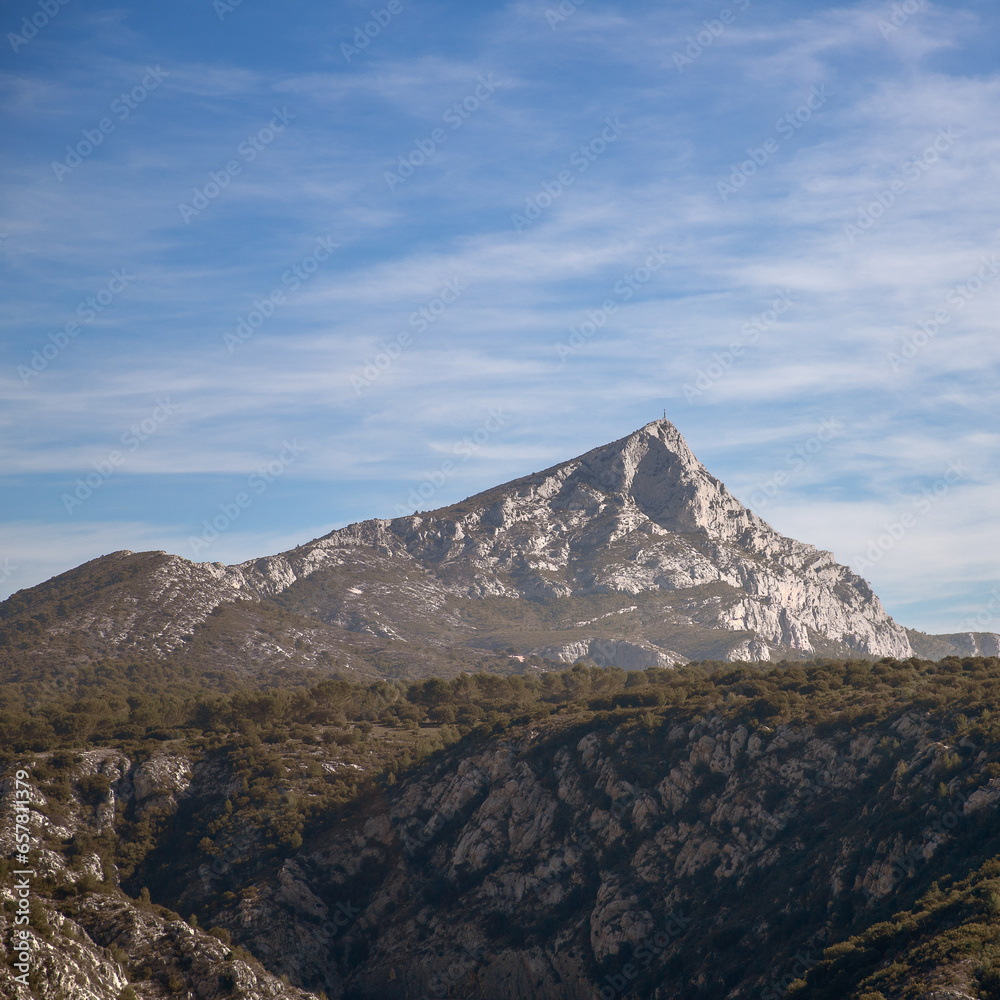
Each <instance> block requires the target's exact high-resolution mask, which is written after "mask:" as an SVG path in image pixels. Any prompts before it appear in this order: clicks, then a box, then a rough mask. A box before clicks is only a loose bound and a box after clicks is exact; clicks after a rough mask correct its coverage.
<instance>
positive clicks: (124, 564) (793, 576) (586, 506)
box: [0, 419, 912, 670]
mask: <svg viewBox="0 0 1000 1000" xmlns="http://www.w3.org/2000/svg"><path fill="white" fill-rule="evenodd" d="M36 590H37V591H38V593H36V594H33V595H31V596H29V595H27V594H25V595H23V597H19V598H15V599H12V600H11V602H8V605H5V606H4V607H2V608H0V619H3V618H11V617H12V616H20V615H22V614H30V612H29V609H28V604H34V605H36V606H37V605H38V599H39V598H42V597H43V596H44V597H45V600H47V601H49V602H50V603H51V604H52V609H53V617H55V618H58V623H57V624H55V625H54V626H53V629H52V635H53V636H55V635H58V636H65V637H67V641H68V640H70V639H72V638H73V637H74V636H80V635H86V636H87V637H88V641H89V642H90V643H91V644H93V643H95V642H96V643H98V645H99V649H100V652H101V654H102V655H108V654H109V653H111V652H112V649H113V648H119V649H125V648H128V649H130V650H133V651H139V650H142V649H146V648H148V649H151V650H152V651H154V652H156V653H157V654H161V653H171V652H173V651H178V650H183V649H184V648H187V649H193V648H196V647H197V648H200V644H201V643H202V639H201V636H202V635H204V637H205V638H204V643H205V645H206V648H208V645H209V644H211V646H212V648H213V650H215V649H217V648H218V645H219V643H224V644H226V645H227V653H226V655H227V656H228V655H232V656H235V657H237V658H238V659H241V662H242V660H244V659H246V658H249V659H251V660H256V659H258V658H261V657H266V658H269V659H273V658H275V657H280V658H281V659H282V660H295V659H297V658H299V657H300V656H301V655H305V653H303V652H302V651H306V652H307V653H308V655H309V656H311V657H312V660H311V661H310V662H318V661H317V659H316V658H317V657H319V656H328V658H331V657H332V658H333V659H335V660H338V661H341V662H342V661H349V662H351V663H353V662H354V660H353V658H354V657H355V656H356V655H357V654H356V652H353V651H351V652H348V651H349V650H351V649H352V647H354V646H355V644H356V643H355V640H354V639H352V638H350V637H351V636H357V635H360V636H364V637H366V640H365V641H371V642H373V643H376V644H380V646H381V648H382V649H383V650H384V653H385V655H387V656H389V655H393V656H394V655H396V653H397V652H398V655H399V656H400V657H401V658H402V659H404V660H405V661H406V664H407V666H406V667H405V669H406V670H409V669H411V668H412V663H413V661H414V658H415V657H416V656H417V655H418V652H417V651H418V650H423V653H421V654H419V655H421V656H423V657H424V659H425V661H426V662H427V663H428V664H432V663H433V664H440V663H441V662H442V659H441V658H442V655H443V654H442V652H441V650H444V649H448V650H450V651H452V652H451V653H449V654H448V655H449V656H451V655H453V654H454V655H455V656H457V657H458V659H459V660H460V661H463V662H464V660H463V658H465V659H468V658H470V657H471V658H475V657H481V656H483V655H485V654H492V653H493V651H495V650H498V649H510V648H515V649H519V650H522V651H523V652H524V653H525V654H528V655H538V656H540V657H544V658H546V659H557V660H561V661H563V662H574V661H575V660H576V659H579V658H581V657H587V658H590V659H591V660H593V661H594V662H598V663H607V664H611V665H618V666H623V667H626V668H634V667H637V666H647V665H650V664H661V665H666V664H669V663H676V662H681V661H682V660H683V659H685V658H692V659H693V658H711V659H731V660H735V659H754V660H763V659H769V658H771V657H772V656H789V655H794V656H809V655H816V654H817V653H829V654H837V655H844V654H849V655H862V656H901V657H905V656H909V655H911V653H912V647H911V645H910V642H909V639H908V637H907V633H906V632H905V631H904V630H903V629H902V628H900V626H899V625H897V624H896V623H895V622H893V621H892V619H891V618H890V617H889V616H888V615H887V614H886V612H885V610H884V608H883V607H882V605H881V604H880V603H879V601H878V598H877V597H875V595H874V594H873V593H872V591H871V588H870V587H869V586H868V585H867V584H866V583H865V581H864V580H862V579H861V578H860V577H858V576H857V575H856V574H854V573H853V572H852V571H851V570H850V569H848V568H847V567H846V566H840V565H838V564H837V562H836V560H835V559H834V557H833V556H832V554H830V553H828V552H820V551H817V550H816V549H815V548H814V547H813V546H811V545H806V544H803V543H802V542H798V541H795V540H794V539H791V538H786V537H784V536H782V535H781V534H779V533H778V532H777V531H775V530H774V529H773V528H772V527H771V526H770V525H768V524H767V523H766V522H765V521H763V520H762V519H761V518H760V517H758V516H757V515H756V514H754V513H753V512H752V511H750V510H748V509H747V508H746V507H744V506H743V505H742V504H741V503H740V502H739V501H738V500H737V499H736V498H735V497H734V496H733V495H732V494H731V493H730V492H729V491H728V490H727V489H726V487H725V485H724V484H723V483H722V482H720V481H719V480H718V479H716V478H715V477H714V476H713V475H711V474H710V473H709V472H708V470H707V469H706V468H705V467H704V466H703V465H702V463H701V462H700V461H699V460H698V459H697V458H696V457H695V455H694V454H693V453H692V451H691V449H690V448H689V447H688V445H687V443H686V442H685V440H684V438H683V437H682V436H681V434H680V432H679V431H678V430H677V428H676V427H675V426H674V425H673V424H672V423H671V422H670V421H668V420H665V419H664V420H654V421H652V422H650V423H648V424H646V425H645V426H644V427H642V428H640V429H638V430H636V431H634V432H632V433H631V434H629V435H627V436H626V437H623V438H620V439H618V440H617V441H613V442H611V443H610V444H605V445H601V446H600V447H597V448H594V449H592V450H590V451H588V452H586V453H585V454H583V455H580V456H578V457H576V458H573V459H570V460H568V461H565V462H562V463H560V464H558V465H554V466H552V467H550V468H548V469H545V470H543V471H541V472H537V473H534V474H532V475H530V476H525V477H522V478H520V479H516V480H514V481H512V482H508V483H505V484H502V485H499V486H496V487H494V488H492V489H490V490H486V491H484V492H483V493H479V494H477V495H475V496H473V497H469V498H468V499H467V500H463V501H461V502H459V503H456V504H452V505H451V506H448V507H443V508H439V509H437V510H433V511H429V512H422V513H419V514H417V513H415V514H414V515H411V516H407V517H398V518H394V519H392V520H383V519H373V520H369V521H364V522H360V523H357V524H352V525H348V526H346V527H344V528H340V529H337V530H336V531H333V532H331V533H330V534H328V535H326V536H324V537H323V538H320V539H316V540H314V541H312V542H307V543H305V544H303V545H300V546H298V547H297V548H295V549H293V550H291V551H288V552H284V553H279V554H277V555H274V556H267V557H262V558H258V559H252V560H249V561H247V562H245V563H242V564H240V565H239V566H224V565H222V564H220V563H192V562H189V561H188V560H186V559H182V558H180V557H179V556H172V555H168V554H167V553H140V554H129V553H125V552H119V553H115V554H113V555H112V556H106V557H104V558H103V559H101V560H96V561H95V562H94V563H93V564H88V565H87V566H85V567H79V568H78V569H77V570H74V571H71V572H70V573H68V574H64V575H63V577H60V578H57V580H55V581H50V583H49V584H43V585H42V586H41V587H40V588H36ZM25 602H27V603H25ZM275 602H277V603H275ZM15 604H16V605H17V606H16V607H15V606H14V605H15ZM22 605H23V606H22ZM254 606H256V607H257V608H258V609H259V611H254V612H251V611H250V610H248V609H249V608H251V607H254ZM226 607H228V608H230V609H231V611H230V612H226V613H223V611H224V609H225V608H226ZM217 608H222V609H223V610H220V611H219V613H218V614H217V615H216V616H215V619H214V621H212V622H209V621H208V618H209V616H210V615H211V614H212V613H213V612H214V611H215V609H217ZM288 611H291V612H294V614H295V615H297V616H299V617H298V618H296V619H295V620H294V621H293V620H292V619H291V618H287V617H286V618H283V619H281V621H282V625H281V628H280V629H278V628H276V627H275V624H274V623H273V618H274V616H276V615H279V612H280V614H285V613H286V612H288ZM261 614H264V615H265V617H266V616H271V622H270V623H268V624H266V625H265V624H262V622H261ZM36 626H37V623H36V625H31V626H28V625H25V627H30V628H35V627H36ZM20 627H21V626H20V625H10V626H8V630H9V631H10V635H11V636H12V637H13V636H14V631H12V630H14V629H17V628H20ZM285 631H287V633H288V634H287V637H286V638H281V639H280V640H279V633H280V634H281V635H284V634H285ZM59 642H62V639H60V640H59ZM192 644H193V645H192ZM96 648H97V647H95V650H96ZM213 655H217V654H216V653H215V652H213ZM379 655H382V654H381V653H380V654H379ZM456 662H458V661H456ZM476 662H478V661H476ZM399 669H404V668H403V667H400V668H399ZM433 669H439V667H437V666H435V667H434V668H433Z"/></svg>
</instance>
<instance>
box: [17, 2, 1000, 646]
mask: <svg viewBox="0 0 1000 1000" xmlns="http://www.w3.org/2000/svg"><path fill="white" fill-rule="evenodd" d="M373 12H374V13H373ZM32 21H34V23H32ZM998 22H1000V16H998V12H997V9H996V5H995V4H991V3H987V2H985V0H982V2H979V0H977V2H968V3H930V2H920V0H905V2H904V3H896V4H893V3H861V4H851V5H846V6H837V5H832V4H826V3H810V2H801V0H798V2H795V3H792V2H787V3H785V2H763V0H732V2H730V3H728V4H726V3H723V2H718V0H713V2H706V0H689V2H685V0H678V2H673V3H671V4H669V5H663V4H659V3H644V2H633V3H629V4H621V5H615V4H610V3H599V2H596V0H583V2H581V3H579V4H576V3H574V2H572V0H565V2H564V3H562V5H561V6H560V5H558V4H556V3H546V2H540V3H535V2H521V3H506V4H504V3H488V2H483V3H478V4H459V3H454V2H439V3H432V2H419V0H393V2H392V4H391V5H389V4H388V3H387V2H382V0H375V5H374V6H373V4H372V3H371V2H370V0H369V2H366V3H349V2H341V3H336V4H320V3H314V2H305V0H304V2H295V3H287V4H281V5H265V4H263V3H261V2H260V0H243V2H240V3H234V2H233V0H229V2H226V3H223V2H219V3H216V4H213V3H212V2H211V0H197V2H195V0H178V2H175V3H172V4H170V5H169V6H164V5H146V4H142V5H140V4H135V5H124V6H118V7H114V8H110V7H101V6H97V5H94V4H92V3H88V2H86V0H68V2H66V3H64V4H60V3H59V2H58V0H41V2H38V0H36V2H34V3H30V2H23V0H16V2H15V3H13V4H10V5H7V7H6V8H5V12H4V14H3V20H2V24H0V27H2V29H3V32H4V35H5V40H0V51H2V55H0V85H2V87H3V91H4V94H3V102H2V107H3V111H2V114H3V116H4V118H5V121H4V124H3V135H4V139H5V141H4V143H3V149H2V152H0V164H2V170H3V176H4V184H3V190H2V204H0V234H2V236H0V273H2V280H3V300H4V304H5V307H6V308H5V309H4V310H3V314H2V332H3V337H2V364H0V394H2V401H3V402H2V407H3V408H2V415H0V420H2V426H3V434H2V439H0V447H2V452H0V454H2V465H0V496H2V501H3V502H2V508H0V516H2V522H0V596H6V595H7V594H9V593H11V592H13V591H15V590H18V589H20V588H22V587H27V586H31V585H33V584H35V583H38V582H40V581H41V580H43V579H45V578H47V577H49V576H51V575H53V574H55V573H57V572H61V571H63V570H65V569H68V568H70V567H71V566H74V565H76V564H78V563H80V562H82V561H84V560H86V559H88V558H92V557H94V556H97V555H100V554H102V553H105V552H109V551H113V550H115V549H120V548H130V549H135V550H142V549H158V548H162V549H167V550H168V551H172V552H176V553H178V554H180V555H183V556H186V557H188V558H198V559H203V560H206V559H207V560H219V561H224V562H234V561H239V560H242V559H246V558H249V557H252V556H255V555H262V554H267V553H271V552H275V551H278V550H280V549H283V548H287V547H290V546H292V545H294V544H296V543H298V542H302V541H306V540H308V539H310V538H313V537H316V536H318V535H320V534H322V533H324V532H326V531H329V530H330V529H332V528H334V527H338V526H341V525H343V524H346V523H349V522H351V521H355V520H360V519H363V518H366V517H373V516H393V515H394V514H396V513H399V512H400V511H402V510H406V511H407V512H409V511H412V510H413V509H414V508H415V507H416V506H419V507H420V508H421V509H430V508H432V507H436V506H440V505H443V504H446V503H449V502H452V501H454V500H457V499H459V498H461V497H464V496H467V495H469V494H471V493H474V492H476V491H477V490H480V489H483V488H485V487H487V486H490V485H494V484H496V483H499V482H503V481H505V480H508V479H511V478H514V477H516V476H518V475H523V474H526V473H530V472H533V471H536V470H538V469H541V468H544V467H546V466H548V465H551V464H553V463H555V462H558V461H560V460H562V459H565V458H569V457H571V456H573V455H576V454H579V453H580V452H583V451H585V450H587V449H589V448H591V447H594V446H596V445H598V444H602V443H604V442H607V441H610V440H613V439H615V438H618V437H621V436H623V435H625V434H627V433H629V432H630V431H631V430H633V429H635V428H636V427H639V426H641V425H642V424H644V423H646V422H647V421H649V420H651V419H653V418H654V417H658V416H660V415H661V414H662V413H663V411H664V410H666V412H667V415H668V417H670V419H671V420H673V422H674V423H675V424H676V425H677V426H678V427H679V428H680V430H681V432H682V433H683V434H684V435H685V436H686V438H687V440H688V441H689V443H690V444H691V446H692V448H693V449H694V450H695V452H696V454H697V455H698V456H699V457H700V458H701V460H702V461H703V462H704V463H705V464H706V465H707V466H708V468H709V469H710V470H711V471H712V472H714V473H715V474H716V475H717V476H719V478H721V479H722V480H723V481H724V482H725V483H726V484H727V485H728V486H729V487H730V489H731V490H732V491H733V492H734V493H735V494H736V495H737V496H738V497H739V498H740V499H741V500H743V501H744V502H745V503H747V504H748V505H750V506H752V507H754V508H755V509H756V510H758V511H759V512H760V513H761V514H762V516H764V517H765V518H766V519H767V520H769V521H770V522H771V523H772V524H773V525H774V526H775V527H777V528H778V529H779V530H781V531H783V532H785V533H786V534H790V535H792V536H794V537H797V538H799V539H801V540H803V541H807V542H811V543H813V544H816V545H818V546H820V547H822V548H829V549H831V550H832V551H833V552H834V553H835V554H836V556H837V558H838V559H839V560H840V561H841V562H845V563H849V564H851V565H853V566H854V567H855V568H857V569H858V570H859V571H860V572H861V573H862V575H864V576H865V577H866V578H867V579H869V580H870V581H871V582H872V584H873V586H874V587H875V590H876V592H877V593H878V594H879V595H880V596H881V597H882V599H883V601H884V603H885V604H886V606H887V608H888V609H889V611H890V613H892V614H893V615H894V616H895V617H896V618H897V620H899V621H900V622H901V623H903V624H905V625H908V626H911V627H916V628H921V629H924V630H926V631H932V632H938V631H942V632H943V631H956V630H959V629H962V628H969V627H970V626H971V619H972V618H973V617H974V616H976V615H979V616H980V618H979V625H978V626H977V627H980V628H985V629H995V630H997V631H1000V599H997V597H996V595H995V593H994V592H995V591H997V590H998V589H1000V567H998V565H997V560H996V553H997V552H998V551H1000V527H998V518H997V506H998V501H997V496H998V492H997V486H998V482H997V480H998V462H997V457H998V452H1000V433H998V432H1000V426H998V417H997V413H998V407H997V391H996V368H997V361H998V357H1000V345H998V338H997V321H996V317H997V315H998V309H997V305H998V301H1000V297H998V289H1000V215H998V202H997V194H996V192H997V189H998V181H1000V115H998V114H997V109H998V103H1000V102H998V98H1000V75H998V63H1000V51H998V50H997V46H996V38H997V37H998V29H1000V23H998ZM29 35H30V36H31V37H28V36H29ZM88 479H89V482H88ZM417 500H419V503H417V502H416V501H417ZM213 519H219V523H220V524H221V525H222V530H221V531H219V532H218V533H217V535H213V533H212V531H211V530H206V528H205V522H206V521H212V520H213Z"/></svg>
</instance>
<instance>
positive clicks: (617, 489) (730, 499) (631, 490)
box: [576, 419, 766, 540]
mask: <svg viewBox="0 0 1000 1000" xmlns="http://www.w3.org/2000/svg"><path fill="white" fill-rule="evenodd" d="M576 462H578V463H579V470H580V474H581V478H584V479H586V480H589V481H590V482H591V484H592V485H594V486H596V487H598V488H600V489H603V490H604V491H606V492H611V493H620V494H623V495H624V496H625V497H626V498H627V499H628V500H630V501H631V502H632V503H634V504H635V506H636V507H637V508H638V509H639V510H640V511H641V512H642V513H643V514H645V515H646V516H647V517H648V518H649V519H650V520H651V521H653V522H655V523H656V524H658V525H660V526H661V527H663V528H667V529H668V530H670V531H677V532H682V533H684V532H696V531H704V532H707V533H708V534H710V535H714V536H716V537H721V538H725V539H727V540H732V539H734V538H737V537H739V536H740V535H741V534H742V533H743V532H744V531H745V530H746V528H747V527H749V526H750V525H751V524H753V525H754V526H755V527H757V528H766V525H765V524H764V522H763V521H761V520H760V518H757V517H756V516H755V515H754V514H752V513H751V512H750V511H749V510H747V509H746V508H745V507H743V505H742V504H741V503H740V502H739V501H738V500H737V499H736V498H735V497H734V496H733V495H732V494H731V493H730V492H729V491H728V490H727V489H726V487H725V486H724V485H723V484H722V483H721V482H720V481H719V480H718V479H716V478H715V477H714V476H713V475H711V474H710V473H709V471H708V470H707V469H706V468H705V466H704V465H702V464H701V462H699V461H698V459H697V458H696V457H695V455H694V453H693V452H692V451H691V449H690V448H689V447H688V444H687V442H686V441H685V440H684V438H683V436H682V435H681V433H680V431H678V430H677V428H676V427H675V426H674V425H673V424H672V423H671V422H670V421H669V420H665V419H664V420H653V421H651V422H650V423H648V424H646V426H645V427H642V428H640V429H639V430H637V431H634V432H633V433H632V434H629V435H628V436H627V437H624V438H621V439H620V440H618V441H614V442H612V443H611V444H607V445H604V446H602V447H600V448H595V449H594V450H593V451H589V452H587V454H585V455H582V456H581V457H580V458H579V459H577V460H576Z"/></svg>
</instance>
